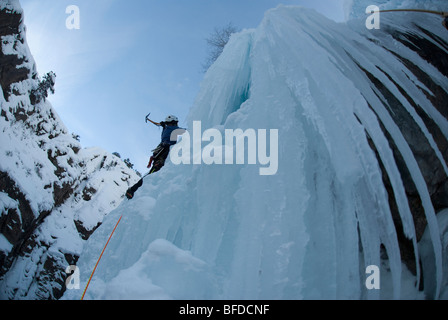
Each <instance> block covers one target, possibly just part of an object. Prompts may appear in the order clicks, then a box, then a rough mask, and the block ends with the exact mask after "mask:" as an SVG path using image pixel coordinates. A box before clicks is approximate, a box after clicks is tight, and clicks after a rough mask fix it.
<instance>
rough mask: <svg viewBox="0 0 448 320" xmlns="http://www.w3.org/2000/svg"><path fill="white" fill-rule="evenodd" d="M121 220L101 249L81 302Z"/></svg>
mask: <svg viewBox="0 0 448 320" xmlns="http://www.w3.org/2000/svg"><path fill="white" fill-rule="evenodd" d="M121 218H123V216H121V217H120V219H119V220H118V222H117V224H116V225H115V228H114V230H113V231H112V233H111V234H110V236H109V239H108V240H107V242H106V245H105V246H104V249H103V251H102V252H101V255H100V257H99V259H98V261H97V262H96V265H95V268H93V271H92V274H91V275H90V278H89V281H88V282H87V285H86V288H85V289H84V292H83V294H82V297H81V300H84V296H85V295H86V292H87V289H88V288H89V285H90V281H91V280H92V277H93V275H94V274H95V271H96V268H97V267H98V264H99V263H100V260H101V258H102V257H103V254H104V251H106V248H107V245H108V244H109V241H110V239H112V236H113V235H114V233H115V230H116V229H117V227H118V224H119V223H120V221H121Z"/></svg>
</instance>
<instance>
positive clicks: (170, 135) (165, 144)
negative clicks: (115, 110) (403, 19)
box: [126, 115, 185, 199]
mask: <svg viewBox="0 0 448 320" xmlns="http://www.w3.org/2000/svg"><path fill="white" fill-rule="evenodd" d="M146 120H147V121H149V122H151V123H153V124H155V125H156V126H158V127H162V128H163V131H162V141H161V142H160V144H159V145H158V146H157V148H155V149H154V150H153V151H152V152H153V155H152V156H151V158H150V159H149V163H148V168H151V166H152V168H151V170H150V171H149V173H148V175H150V174H152V173H154V172H157V171H159V170H160V169H162V167H163V166H164V165H165V161H166V158H167V157H168V154H169V153H170V147H171V146H172V145H175V144H176V143H177V137H178V136H179V135H181V134H183V133H184V132H185V129H182V128H180V127H179V126H178V123H179V119H178V118H177V117H176V116H173V115H171V116H168V117H166V119H165V121H162V122H160V123H158V122H154V121H152V120H151V119H148V118H146ZM143 178H144V177H143ZM143 178H142V179H140V181H139V182H137V183H136V184H135V185H134V186H132V187H131V188H129V189H128V190H127V191H126V197H127V198H128V199H132V198H133V197H134V194H135V192H136V191H137V190H138V189H139V188H140V187H141V186H142V185H143Z"/></svg>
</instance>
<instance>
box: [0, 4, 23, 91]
mask: <svg viewBox="0 0 448 320" xmlns="http://www.w3.org/2000/svg"><path fill="white" fill-rule="evenodd" d="M21 23H22V14H20V13H17V12H10V11H9V10H7V9H4V10H1V11H0V37H3V36H9V35H13V36H15V37H16V41H20V42H22V43H23V42H24V39H23V37H22V36H21V34H20V31H19V26H20V25H21ZM25 59H26V58H25V57H21V58H19V57H17V56H16V55H5V54H4V53H3V51H0V85H1V87H2V89H3V95H4V97H5V99H6V100H8V97H9V95H10V94H11V92H10V90H11V89H10V86H11V84H13V83H17V82H20V81H23V80H25V79H27V78H28V77H29V75H30V72H31V70H29V69H27V68H26V67H20V65H22V64H23V62H24V61H25Z"/></svg>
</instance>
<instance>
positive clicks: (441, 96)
mask: <svg viewBox="0 0 448 320" xmlns="http://www.w3.org/2000/svg"><path fill="white" fill-rule="evenodd" d="M415 29H416V33H403V32H400V31H397V30H393V29H389V30H388V31H389V32H390V34H391V35H392V36H393V38H394V39H395V40H397V41H399V42H401V43H403V44H404V45H405V46H407V47H408V48H409V49H411V50H413V51H415V52H416V53H417V54H418V55H419V56H421V57H422V58H423V59H424V60H426V61H427V62H428V63H430V64H432V65H433V66H434V67H435V68H437V69H438V70H439V71H440V73H441V74H443V75H445V76H448V55H447V54H446V52H445V51H443V49H445V50H448V43H447V42H446V41H445V40H444V39H441V38H440V37H438V36H436V35H434V34H432V33H431V32H429V31H427V30H425V29H423V28H421V27H419V26H415ZM417 31H420V32H421V34H418V33H417ZM422 35H425V36H428V37H429V38H430V39H432V40H433V42H432V41H429V40H428V39H427V38H425V37H422ZM391 52H392V51H391ZM392 53H393V54H394V55H396V57H397V58H398V59H399V60H400V61H401V62H402V63H403V64H404V65H405V66H406V67H407V68H408V69H409V70H410V71H411V72H412V73H413V74H414V75H415V76H416V78H417V79H418V80H419V81H421V83H423V84H424V86H425V87H426V88H428V89H429V92H428V91H426V90H425V89H423V88H422V89H421V90H422V91H424V93H425V95H426V96H427V98H428V100H429V101H430V102H431V104H432V105H434V106H435V107H436V109H437V110H438V111H439V112H440V114H441V115H442V116H443V117H445V118H446V119H448V108H447V107H446V106H447V103H448V93H447V91H446V90H447V87H445V88H442V87H440V85H439V84H437V83H436V82H435V81H434V80H433V79H431V77H430V76H429V75H428V74H426V73H425V72H423V71H422V70H421V69H420V68H419V67H418V66H417V65H415V64H414V63H413V62H412V61H410V60H408V59H406V58H404V57H400V56H398V55H397V54H396V53H394V52H392ZM359 67H360V68H361V69H362V70H363V71H364V72H365V74H366V75H367V77H368V78H369V79H370V81H371V83H372V86H374V87H376V88H377V90H378V92H379V94H378V97H379V98H380V99H381V100H382V101H383V103H384V105H385V106H386V107H387V110H389V113H390V115H391V117H392V118H393V119H394V122H395V123H396V124H397V125H398V127H399V128H400V131H401V132H402V134H403V136H404V138H405V139H406V141H407V143H408V144H409V146H410V148H411V149H412V152H413V154H414V156H415V158H416V160H417V163H418V165H419V167H420V170H421V172H422V174H423V177H424V179H425V182H426V184H427V187H428V190H429V193H430V196H431V201H432V204H433V206H434V209H435V211H436V212H440V211H441V210H443V209H445V208H448V177H447V175H446V173H445V170H444V168H443V166H442V163H441V162H440V160H439V158H438V157H437V155H436V153H435V151H434V150H433V148H432V147H431V146H430V144H429V143H428V140H427V138H426V137H425V135H424V133H423V132H422V131H421V130H420V128H419V127H418V125H417V124H416V123H415V121H414V120H413V119H412V117H411V115H410V114H409V113H408V112H407V111H406V110H405V108H404V107H403V105H402V104H401V103H400V101H399V100H398V99H397V98H396V97H395V96H394V95H393V94H392V93H391V92H390V91H389V90H388V89H387V88H386V87H385V86H384V85H383V84H382V83H381V82H380V81H379V80H378V79H376V78H375V77H374V76H373V75H372V74H371V73H369V72H368V71H366V70H365V69H363V68H362V67H361V66H359ZM378 69H380V68H379V67H378ZM380 70H381V69H380ZM381 71H382V70H381ZM382 72H383V73H384V74H385V75H386V76H387V77H388V78H389V80H391V81H392V82H393V83H394V85H395V86H396V87H397V88H398V90H399V91H400V93H401V94H402V95H403V96H404V97H405V98H406V99H407V101H408V102H409V103H410V105H412V107H413V108H414V109H415V110H416V112H417V114H418V115H419V116H420V117H421V118H422V120H423V121H424V124H425V126H426V127H427V128H428V130H429V132H430V134H431V135H432V136H433V138H434V141H435V143H436V145H437V147H438V148H439V150H440V151H441V154H442V156H443V158H444V160H445V163H448V140H447V138H446V137H445V136H444V134H443V133H442V132H441V130H440V128H439V127H438V126H437V125H436V124H435V123H434V121H433V120H432V119H431V118H430V117H429V116H428V115H427V114H426V113H425V112H424V110H423V109H422V108H421V106H419V105H418V104H417V103H416V102H415V101H413V100H412V98H411V97H410V95H409V94H408V93H407V92H406V90H405V89H404V88H401V87H400V86H399V85H398V83H397V82H395V81H394V79H392V77H390V76H389V75H388V74H387V73H385V72H384V71H382ZM447 86H448V84H447ZM380 95H381V97H380ZM383 131H384V132H385V135H386V136H387V138H388V141H389V144H390V146H391V147H392V150H393V152H394V157H395V160H396V162H397V164H398V168H399V170H400V173H401V176H402V179H403V183H404V186H405V189H406V193H407V195H408V201H409V205H410V209H411V212H412V214H413V218H414V224H415V229H416V235H417V239H418V240H420V239H421V237H422V235H423V232H424V231H425V228H426V226H427V221H426V217H425V212H424V209H423V206H422V203H421V199H420V197H419V194H418V192H417V189H416V187H415V185H414V182H413V180H412V178H411V176H410V173H409V171H408V170H407V168H406V165H405V162H404V160H403V158H402V156H401V154H400V152H399V151H398V148H397V146H396V145H395V143H394V141H393V139H392V138H391V137H390V135H389V134H388V133H387V132H386V130H385V129H384V128H383ZM372 148H373V149H374V146H372ZM383 180H384V183H385V186H386V188H387V190H388V193H389V198H390V204H391V209H392V213H393V217H394V221H395V224H396V228H397V231H398V236H399V238H400V249H401V253H402V258H403V260H404V262H405V263H406V264H407V266H408V268H409V269H410V270H411V271H412V272H415V270H416V266H415V257H414V253H413V252H414V249H413V246H412V243H411V242H410V241H408V240H407V239H406V237H405V236H404V235H403V233H402V230H403V226H402V224H401V219H400V218H399V213H398V208H397V205H396V203H395V200H394V196H393V191H392V187H391V185H390V182H389V179H388V177H387V174H386V173H385V171H384V168H383Z"/></svg>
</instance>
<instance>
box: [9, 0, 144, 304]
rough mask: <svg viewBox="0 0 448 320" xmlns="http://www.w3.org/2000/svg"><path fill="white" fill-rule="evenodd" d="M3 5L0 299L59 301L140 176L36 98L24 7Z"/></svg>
mask: <svg viewBox="0 0 448 320" xmlns="http://www.w3.org/2000/svg"><path fill="white" fill-rule="evenodd" d="M8 3H9V4H10V5H8ZM0 9H1V10H0V37H1V44H2V47H1V49H2V50H0V85H1V89H2V95H0V103H1V114H0V131H1V132H2V144H1V146H0V210H1V211H0V298H2V299H59V298H60V297H61V296H62V294H63V292H64V291H65V289H66V288H65V279H66V278H67V274H66V273H65V270H66V268H67V266H69V265H73V264H75V263H76V261H77V259H78V257H79V254H80V252H81V249H82V242H83V241H84V240H86V239H88V238H89V236H90V235H91V234H92V233H93V232H94V230H95V229H96V228H97V227H98V226H99V225H100V224H101V221H102V218H103V217H104V216H105V215H106V214H107V213H108V212H109V211H111V210H113V209H114V208H115V207H116V206H117V205H118V204H119V203H120V200H121V199H123V197H122V195H123V194H124V192H125V190H126V189H127V188H128V187H129V185H131V184H132V183H134V182H135V181H136V180H137V178H138V177H137V175H136V173H135V172H134V171H133V170H131V169H129V168H128V167H127V166H126V164H125V163H124V162H123V161H121V159H119V158H118V157H116V156H114V155H112V154H110V153H108V152H106V151H104V150H101V149H99V148H92V149H83V148H82V147H81V145H80V144H79V142H78V141H77V140H76V139H75V138H74V137H72V135H71V134H69V133H68V132H67V129H66V128H65V126H64V124H63V123H62V121H61V120H60V119H59V117H58V116H57V113H56V112H55V110H54V109H53V107H52V106H51V104H50V103H49V102H48V101H46V99H42V100H40V101H36V100H35V99H34V101H33V99H32V95H33V92H34V90H35V89H36V88H37V87H38V85H39V80H38V76H37V72H36V67H35V63H34V60H33V57H32V56H31V54H30V52H29V49H28V46H27V43H26V41H25V26H24V24H23V13H22V11H21V9H20V7H19V5H18V1H13V2H10V1H9V2H8V1H7V5H6V6H5V5H4V4H2V5H0Z"/></svg>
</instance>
